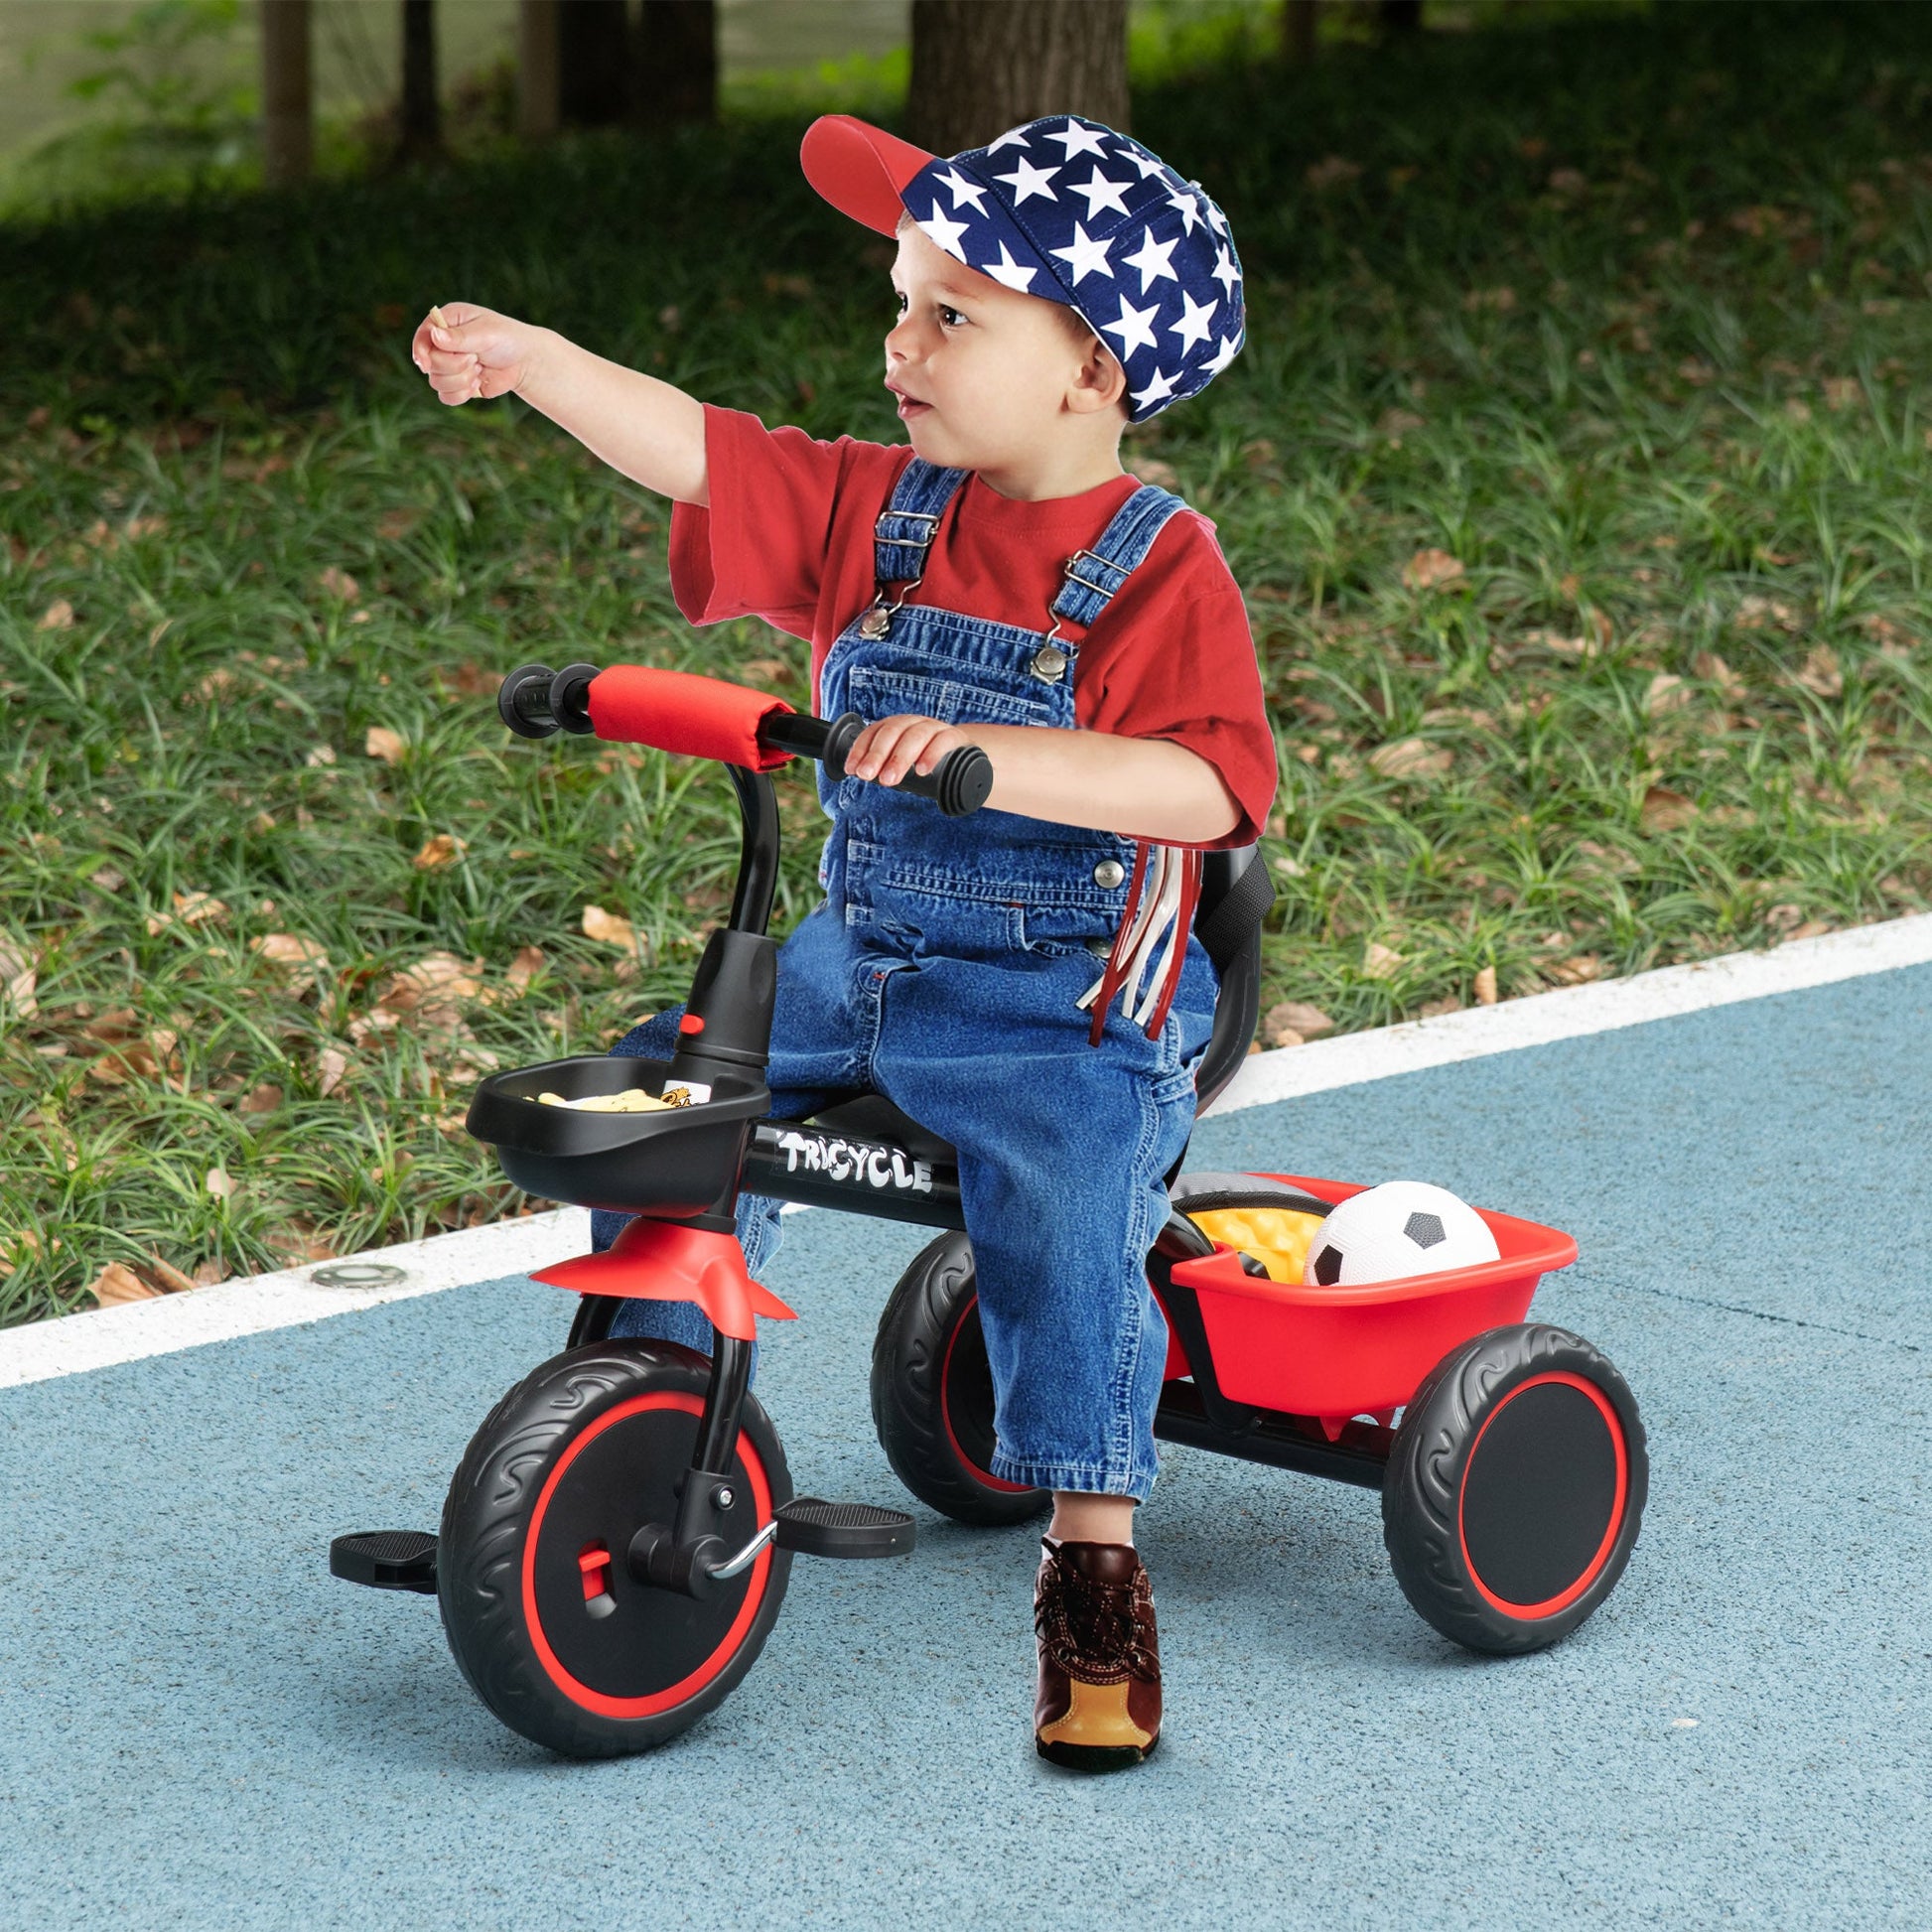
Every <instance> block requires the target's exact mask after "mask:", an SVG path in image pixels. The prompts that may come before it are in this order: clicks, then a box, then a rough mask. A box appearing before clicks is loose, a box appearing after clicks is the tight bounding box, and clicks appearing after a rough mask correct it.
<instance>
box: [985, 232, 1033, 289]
mask: <svg viewBox="0 0 1932 1932" xmlns="http://www.w3.org/2000/svg"><path fill="white" fill-rule="evenodd" d="M973 266H975V267H977V268H978V270H979V272H980V273H981V274H982V275H990V276H992V278H993V279H994V280H995V281H996V282H1000V283H1004V284H1005V286H1006V287H1008V288H1010V289H1018V290H1019V291H1020V293H1021V294H1022V295H1026V294H1028V293H1030V291H1029V289H1028V287H1027V284H1028V283H1029V282H1031V281H1032V280H1033V279H1034V277H1035V275H1037V274H1038V273H1039V270H1038V269H1036V268H1022V267H1021V266H1020V264H1019V263H1018V262H1017V261H1015V260H1014V259H1013V256H1012V255H1011V253H1009V252H1008V249H1007V245H1006V243H1005V242H1004V241H1003V242H1001V243H1000V259H999V260H998V261H996V262H977V263H974V264H973Z"/></svg>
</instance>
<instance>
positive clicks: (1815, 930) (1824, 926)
mask: <svg viewBox="0 0 1932 1932" xmlns="http://www.w3.org/2000/svg"><path fill="white" fill-rule="evenodd" d="M1831 929H1832V928H1831V926H1830V924H1829V923H1827V921H1825V920H1824V919H1807V920H1806V921H1805V922H1804V924H1803V925H1801V926H1800V927H1799V928H1798V929H1797V931H1795V932H1794V933H1792V935H1791V937H1792V938H1794V939H1822V938H1824V936H1825V935H1826V933H1828V932H1830V931H1831Z"/></svg>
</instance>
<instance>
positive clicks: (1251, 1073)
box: [0, 912, 1932, 1388]
mask: <svg viewBox="0 0 1932 1932" xmlns="http://www.w3.org/2000/svg"><path fill="white" fill-rule="evenodd" d="M1928 963H1932V912H1926V913H1918V914H1915V915H1914V916H1913V917H1911V918H1906V919H1893V920H1890V921H1888V922H1887V923H1885V924H1883V925H1868V926H1856V927H1853V928H1852V929H1850V930H1849V931H1845V932H1832V933H1827V934H1825V935H1824V936H1823V937H1821V938H1817V939H1799V940H1794V941H1792V942H1791V943H1790V944H1788V945H1783V946H1780V947H1778V948H1777V949H1776V950H1775V951H1773V952H1767V953H1729V954H1726V955H1725V957H1723V958H1722V959H1712V960H1706V961H1704V962H1702V963H1700V964H1698V965H1695V966H1664V967H1660V968H1658V969H1657V970H1656V971H1655V972H1649V973H1638V974H1635V975H1633V976H1632V977H1631V978H1629V979H1621V980H1605V981H1601V982H1599V983H1597V984H1595V985H1592V986H1571V987H1563V988H1561V989H1559V990H1558V991H1556V992H1553V993H1537V994H1532V995H1530V996H1529V997H1528V998H1526V999H1521V1000H1509V1001H1505V1002H1504V1003H1502V1004H1501V1005H1499V1006H1493V1007H1470V1008H1467V1009H1466V1010H1464V1011H1463V1012H1461V1013H1449V1014H1445V1015H1443V1016H1442V1017H1441V1018H1440V1019H1436V1020H1411V1021H1405V1022H1404V1023H1403V1024H1402V1025H1401V1026H1397V1027H1382V1028H1378V1029H1377V1030H1376V1031H1374V1032H1372V1033H1363V1034H1345V1035H1342V1036H1341V1037H1340V1038H1338V1039H1322V1040H1313V1041H1311V1042H1310V1043H1309V1044H1308V1045H1305V1046H1285V1047H1277V1048H1276V1049H1274V1050H1273V1051H1271V1052H1262V1053H1255V1054H1252V1055H1250V1057H1249V1058H1248V1059H1246V1060H1244V1061H1243V1062H1242V1064H1241V1067H1240V1069H1239V1071H1238V1072H1237V1073H1236V1074H1235V1076H1234V1078H1233V1080H1231V1081H1230V1082H1229V1083H1228V1087H1227V1090H1226V1091H1225V1092H1224V1093H1223V1094H1222V1095H1221V1096H1220V1098H1219V1099H1217V1100H1216V1101H1215V1103H1214V1104H1213V1106H1212V1107H1210V1108H1208V1110H1207V1112H1208V1114H1209V1115H1217V1114H1227V1113H1234V1112H1236V1111H1238V1110H1239V1109H1241V1108H1244V1107H1263V1106H1267V1105H1268V1104H1269V1103H1270V1102H1272V1101H1276V1100H1294V1099H1298V1098H1300V1097H1301V1096H1303V1095H1305V1094H1311V1093H1324V1092H1327V1091H1329V1090H1330V1089H1332V1088H1335V1087H1347V1086H1358V1085H1361V1084H1363V1083H1365V1082H1367V1081H1370V1080H1386V1079H1389V1078H1391V1077H1393V1076H1394V1075H1396V1074H1398V1073H1414V1072H1418V1071H1420V1070H1421V1069H1422V1068H1424V1067H1432V1066H1449V1065H1451V1064H1452V1063H1454V1062H1455V1061H1457V1060H1470V1059H1479V1058H1482V1057H1483V1056H1485V1055H1487V1054H1490V1053H1509V1052H1514V1051H1516V1050H1517V1049H1518V1048H1520V1047H1525V1046H1544V1045H1548V1044H1549V1043H1550V1042H1552V1041H1553V1040H1559V1039H1576V1038H1580V1037H1583V1036H1584V1035H1589V1034H1599V1033H1609V1032H1612V1031H1614V1030H1616V1029H1618V1028H1621V1027H1637V1026H1642V1025H1643V1024H1645V1023H1646V1022H1647V1021H1651V1020H1666V1019H1669V1018H1671V1017H1672V1016H1674V1015H1677V1014H1685V1013H1698V1012H1701V1011H1703V1010H1704V1009H1705V1008H1707V1007H1721V1006H1730V1005H1733V1004H1735V1003H1736V1002H1738V1001H1741V1000H1760V999H1763V998H1765V997H1767V996H1768V995H1771V994H1776V993H1796V992H1801V991H1802V990H1804V989H1805V988H1806V987H1813V986H1829V985H1831V984H1832V983H1833V982H1834V981H1838V980H1848V979H1858V978H1861V977H1863V975H1865V974H1868V973H1888V972H1891V971H1893V970H1894V969H1896V968H1898V967H1901V966H1923V965H1926V964H1928ZM785 1211H786V1212H787V1213H803V1212H805V1211H806V1210H805V1209H804V1208H803V1207H802V1206H801V1205H799V1204H797V1203H787V1205H786V1208H785ZM589 1246H590V1216H589V1214H588V1213H586V1212H585V1210H584V1209H582V1208H576V1207H565V1208H558V1209H555V1210H553V1211H552V1212H550V1213H546V1214H533V1215H530V1216H528V1217H526V1218H525V1219H522V1220H516V1221H499V1222H497V1223H495V1224H494V1225H493V1226H490V1227H481V1228H465V1229H463V1230H461V1231H460V1232H458V1233H456V1234H440V1235H435V1236H432V1237H431V1238H430V1239H429V1240H427V1241H412V1242H407V1243H405V1244H403V1245H402V1246H399V1247H394V1248H376V1249H372V1250H370V1251H369V1252H368V1253H367V1254H364V1255H358V1256H357V1257H356V1259H357V1260H358V1261H364V1262H388V1263H389V1264H391V1265H392V1266H395V1267H398V1268H401V1269H403V1270H404V1279H403V1280H402V1281H401V1282H398V1283H396V1284H394V1285H393V1286H391V1287H388V1288H381V1289H343V1288H335V1289H332V1288H322V1287H318V1286H317V1285H316V1283H315V1282H314V1281H313V1280H312V1279H311V1278H312V1277H313V1276H314V1274H315V1273H316V1270H315V1269H314V1268H295V1269H288V1270H286V1271H284V1272H282V1273H280V1274H274V1275H256V1276H253V1277H251V1278H250V1279H248V1280H245V1281H232V1282H223V1283H221V1284H220V1285H219V1286H218V1287H215V1288H200V1289H196V1290H195V1291H194V1292H193V1293H188V1294H181V1295H168V1296H163V1297H162V1298H160V1299H159V1300H157V1301H153V1302H133V1303H129V1304H126V1305H125V1306H122V1307H119V1308H112V1309H99V1310H95V1311H90V1312H88V1313H85V1314H69V1315H66V1316H63V1317H62V1318H61V1319H59V1320H53V1321H39V1322H34V1323H31V1324H29V1325H27V1326H25V1327H19V1328H6V1329H0V1388H6V1387H10V1386H13V1385H16V1384H19V1383H23V1382H40V1381H45V1380H48V1379H49V1378H51V1377H54V1376H60V1375H74V1374H78V1373H81V1372H82V1371H84V1370H87V1369H93V1368H107V1367H110V1366H112V1365H113V1364H114V1363H117V1362H131V1361H139V1360H140V1359H141V1358H142V1357H144V1356H148V1355H163V1354H169V1353H171V1352H173V1351H174V1350H175V1349H178V1348H194V1347H198V1346H200V1345H201V1344H202V1343H204V1342H213V1341H227V1340H229V1339H231V1338H233V1337H234V1336H237V1335H250V1334H260V1333H262V1332H263V1331H265V1330H267V1329H270V1328H285V1327H291V1326H293V1325H295V1324H297V1323H300V1322H305V1321H319V1320H322V1319H323V1318H324V1317H326V1316H328V1315H332V1314H349V1313H353V1312H354V1311H356V1310H358V1309H372V1308H376V1307H378V1306H379V1305H380V1304H382V1303H384V1302H398V1301H403V1300H406V1299H407V1298H408V1297H410V1296H413V1295H433V1294H435V1293H436V1292H437V1291H438V1290H440V1289H446V1288H462V1287H465V1286H467V1285H468V1284H469V1283H472V1282H483V1281H495V1280H497V1279H499V1278H501V1277H503V1276H506V1275H519V1274H527V1273H528V1272H529V1271H530V1270H531V1269H533V1268H542V1267H544V1266H546V1265H547V1264H548V1263H550V1262H553V1261H561V1260H563V1259H564V1258H565V1257H566V1256H569V1255H574V1254H582V1253H583V1252H584V1250H585V1249H586V1248H588V1247H589ZM324 1265H326V1264H324Z"/></svg>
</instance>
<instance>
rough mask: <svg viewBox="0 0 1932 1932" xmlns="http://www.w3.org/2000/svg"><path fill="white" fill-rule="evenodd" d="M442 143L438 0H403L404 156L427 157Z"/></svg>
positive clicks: (405, 158)
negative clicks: (437, 89) (437, 60)
mask: <svg viewBox="0 0 1932 1932" xmlns="http://www.w3.org/2000/svg"><path fill="white" fill-rule="evenodd" d="M442 144H443V129H442V124H441V121H440V118H439V115H438V111H437V100H436V0H402V143H401V150H402V158H403V160H405V161H421V160H424V159H426V158H427V157H429V156H431V155H433V154H435V153H436V152H437V150H438V149H439V148H440V147H441V146H442Z"/></svg>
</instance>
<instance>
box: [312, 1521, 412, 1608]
mask: <svg viewBox="0 0 1932 1932" xmlns="http://www.w3.org/2000/svg"><path fill="white" fill-rule="evenodd" d="M329 1574H330V1575H331V1576H332V1577H340V1578H342V1580H343V1581H344V1582H345V1583H346V1584H364V1585H366V1586H367V1587H369V1588H370V1589H413V1590H415V1591H416V1592H417V1593H418V1594H419V1595H422V1596H434V1595H435V1594H436V1539H435V1537H433V1536H430V1535H429V1534H427V1533H426V1532H425V1531H423V1530H357V1531H356V1532H355V1533H354V1534H353V1535H351V1536H339V1537H337V1538H336V1540H335V1541H334V1542H333V1543H332V1544H330V1546H329Z"/></svg>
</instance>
